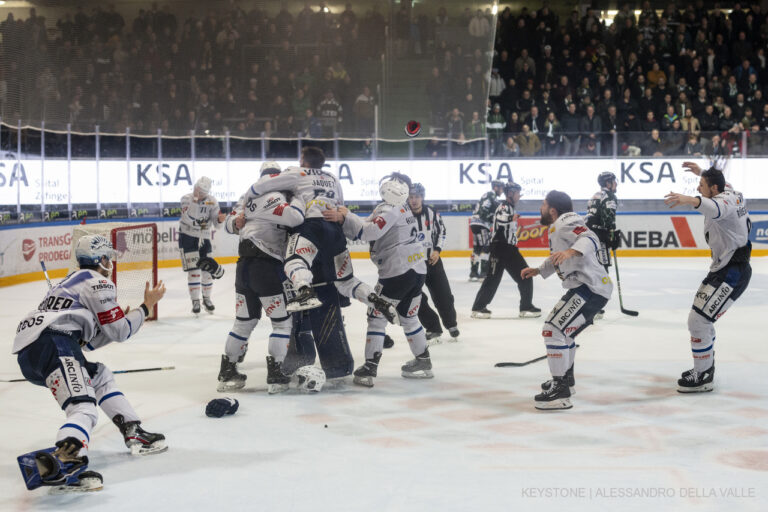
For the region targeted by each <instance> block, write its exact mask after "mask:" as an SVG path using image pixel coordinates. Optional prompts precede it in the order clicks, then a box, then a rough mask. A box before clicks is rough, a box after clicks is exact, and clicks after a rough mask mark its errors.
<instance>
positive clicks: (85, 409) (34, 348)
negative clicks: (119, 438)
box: [13, 235, 166, 490]
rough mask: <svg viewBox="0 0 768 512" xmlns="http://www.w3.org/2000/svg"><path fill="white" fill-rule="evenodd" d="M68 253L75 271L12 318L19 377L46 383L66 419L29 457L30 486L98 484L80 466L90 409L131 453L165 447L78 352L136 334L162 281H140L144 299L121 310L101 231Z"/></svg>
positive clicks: (101, 369) (103, 370) (92, 418)
mask: <svg viewBox="0 0 768 512" xmlns="http://www.w3.org/2000/svg"><path fill="white" fill-rule="evenodd" d="M75 255H76V257H77V261H78V263H79V265H80V270H77V271H75V272H73V273H71V274H69V275H68V276H67V277H66V278H65V279H64V280H63V281H62V282H61V283H59V284H57V285H56V286H54V287H52V288H51V289H50V290H49V291H48V293H47V294H46V296H45V298H44V299H43V301H42V302H41V303H40V305H39V306H38V307H37V309H36V310H34V311H32V312H31V313H29V314H28V315H27V316H26V317H25V318H24V319H23V320H22V321H21V323H19V327H18V329H17V330H16V338H15V339H14V342H13V353H14V354H18V356H17V359H18V363H19V366H20V367H21V372H22V375H24V377H25V378H26V379H27V380H28V381H29V382H31V383H32V384H35V385H38V386H45V387H48V388H49V389H50V390H51V392H52V393H53V397H54V398H55V399H56V401H57V402H58V404H59V406H60V407H61V408H62V410H63V411H64V413H65V414H66V417H67V418H66V421H65V423H64V424H63V425H62V426H61V428H60V429H59V431H58V433H57V435H56V449H49V450H43V451H40V452H35V453H33V454H31V458H33V459H34V461H35V464H31V465H30V466H29V471H30V475H31V474H36V475H38V476H39V478H37V480H35V482H36V484H37V485H54V486H69V487H71V489H72V490H94V489H92V488H91V486H92V485H93V486H95V487H96V488H101V476H100V475H99V474H98V473H95V472H93V471H85V470H86V469H87V467H88V457H87V454H88V449H89V445H90V442H91V431H92V430H93V428H94V427H95V426H96V421H97V419H98V413H97V410H96V408H97V406H100V407H101V408H102V410H103V411H104V412H105V413H106V414H107V415H108V416H109V418H110V419H111V420H112V422H113V423H114V424H115V425H116V426H117V427H118V428H119V429H120V431H121V433H122V434H123V436H124V440H125V444H126V446H128V447H129V448H130V449H131V451H132V452H133V453H135V454H146V453H156V452H159V451H164V450H165V449H166V448H165V437H164V436H163V435H162V434H152V433H149V432H146V431H144V430H143V429H142V428H141V427H140V423H141V422H140V420H139V416H138V414H136V412H135V411H134V410H133V407H131V404H130V403H129V402H128V400H127V399H126V398H125V396H124V395H123V393H122V392H120V390H119V389H118V387H117V384H116V383H115V380H114V377H113V375H112V372H111V371H110V370H109V368H107V367H106V366H105V365H103V364H101V363H93V362H89V361H87V360H86V359H85V356H84V355H83V350H86V351H91V350H95V349H97V348H100V347H103V346H104V345H107V344H108V343H111V342H112V341H125V340H127V339H128V338H130V337H131V336H132V335H134V334H136V333H137V332H138V331H139V329H140V328H141V326H142V325H143V324H144V319H145V318H146V317H147V315H148V314H149V312H150V311H151V310H152V308H153V307H154V306H155V304H156V303H157V302H158V301H159V300H160V299H161V298H162V297H163V295H164V294H165V286H164V285H163V282H162V281H160V282H159V283H158V284H157V286H155V287H154V288H150V287H149V283H147V285H146V288H145V290H144V303H143V304H141V306H140V307H138V308H136V309H132V310H130V311H128V310H126V311H127V312H125V313H124V312H123V310H122V309H121V308H120V306H119V305H118V304H117V302H116V292H115V285H114V284H112V282H111V281H110V280H109V275H110V271H111V270H112V263H111V260H112V259H113V258H114V257H115V251H114V250H113V248H112V244H111V243H110V242H109V240H107V239H106V238H105V237H103V236H101V235H86V236H83V237H81V238H80V239H79V240H78V241H77V244H76V246H75ZM35 470H37V473H35ZM30 475H28V476H30ZM78 475H80V476H81V477H82V478H77V477H78ZM30 482H31V480H30V479H28V480H27V486H28V487H29V488H32V487H30Z"/></svg>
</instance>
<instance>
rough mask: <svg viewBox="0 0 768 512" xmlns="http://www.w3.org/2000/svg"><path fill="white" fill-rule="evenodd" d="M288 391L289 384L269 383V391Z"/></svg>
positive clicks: (274, 393) (271, 392) (271, 393)
mask: <svg viewBox="0 0 768 512" xmlns="http://www.w3.org/2000/svg"><path fill="white" fill-rule="evenodd" d="M285 391H288V384H267V393H268V394H270V395H276V394H278V393H283V392H285Z"/></svg>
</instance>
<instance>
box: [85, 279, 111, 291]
mask: <svg viewBox="0 0 768 512" xmlns="http://www.w3.org/2000/svg"><path fill="white" fill-rule="evenodd" d="M114 287H115V285H113V284H112V283H108V282H106V281H105V282H101V281H100V282H99V284H93V285H91V290H93V291H95V292H98V291H100V290H111V289H113V288H114Z"/></svg>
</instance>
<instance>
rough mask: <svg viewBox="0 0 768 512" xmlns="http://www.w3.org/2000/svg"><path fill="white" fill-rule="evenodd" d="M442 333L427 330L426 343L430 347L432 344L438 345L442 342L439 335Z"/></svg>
mask: <svg viewBox="0 0 768 512" xmlns="http://www.w3.org/2000/svg"><path fill="white" fill-rule="evenodd" d="M442 335H443V333H442V332H434V331H427V345H428V346H430V347H431V346H433V345H439V344H440V343H442V342H443V340H441V339H440V336H442Z"/></svg>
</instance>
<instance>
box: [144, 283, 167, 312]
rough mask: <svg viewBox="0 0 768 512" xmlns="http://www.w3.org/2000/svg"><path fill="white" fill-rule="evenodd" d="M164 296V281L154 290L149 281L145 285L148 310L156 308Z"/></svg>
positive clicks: (145, 302) (145, 304) (145, 299)
mask: <svg viewBox="0 0 768 512" xmlns="http://www.w3.org/2000/svg"><path fill="white" fill-rule="evenodd" d="M164 295H165V283H163V282H162V281H158V282H157V284H156V285H155V286H154V287H152V288H150V287H149V281H147V282H146V283H145V284H144V306H146V307H147V309H148V310H151V309H152V308H154V307H155V305H156V304H157V303H158V302H160V299H162V298H163V296H164Z"/></svg>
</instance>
